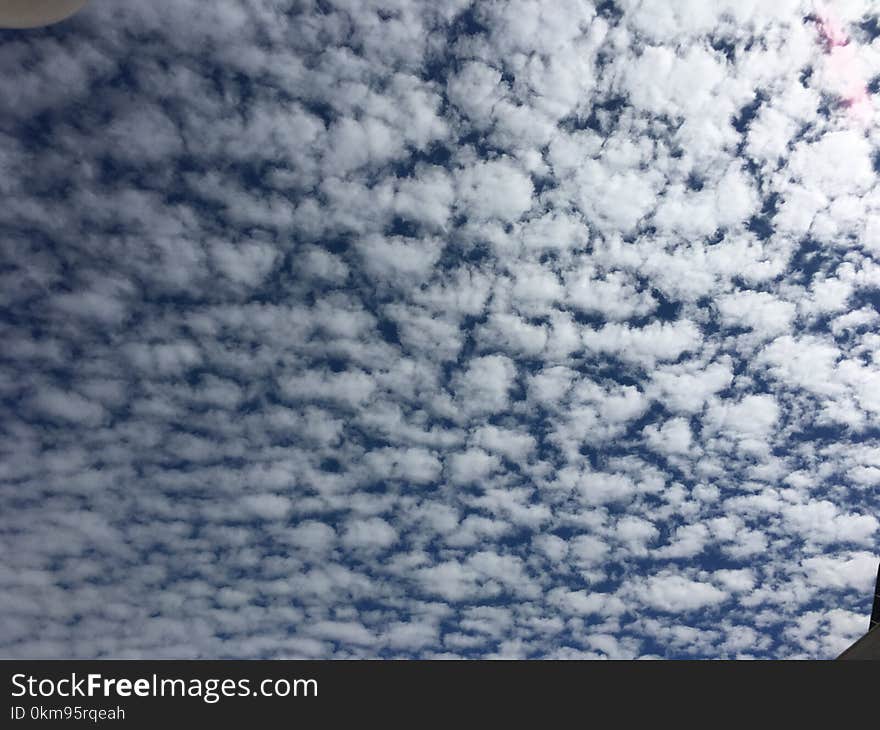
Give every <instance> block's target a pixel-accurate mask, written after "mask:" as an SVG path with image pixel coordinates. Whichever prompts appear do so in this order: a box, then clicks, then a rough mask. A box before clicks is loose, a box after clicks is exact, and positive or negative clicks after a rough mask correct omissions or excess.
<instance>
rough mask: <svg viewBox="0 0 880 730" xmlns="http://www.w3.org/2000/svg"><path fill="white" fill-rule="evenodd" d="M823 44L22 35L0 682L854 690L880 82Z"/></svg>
mask: <svg viewBox="0 0 880 730" xmlns="http://www.w3.org/2000/svg"><path fill="white" fill-rule="evenodd" d="M808 5H809V4H808V3H807V4H805V3H804V2H801V0H783V1H780V2H775V3H737V2H732V1H728V0H724V2H717V3H689V4H680V3H665V2H661V1H660V0H644V1H640V2H630V1H629V0H618V1H617V2H613V3H593V2H587V1H582V0H565V2H559V3H547V2H539V1H537V0H529V1H528V2H525V1H518V2H512V1H511V2H508V1H507V0H498V1H497V2H491V3H470V2H467V0H443V1H442V2H434V3H418V2H412V1H411V0H397V1H396V2H394V3H391V4H390V5H389V4H388V3H376V2H372V1H370V2H362V3H355V4H352V3H342V2H336V1H335V0H328V2H322V3H313V2H296V3H294V2H291V1H290V0H236V1H235V2H226V3H202V2H197V1H196V0H155V2H151V3H90V4H89V5H88V6H87V7H86V8H85V9H84V10H83V11H82V13H81V14H80V15H78V16H77V18H76V19H73V20H71V21H69V22H66V23H64V24H60V25H58V26H57V27H55V28H53V29H52V30H51V31H47V32H40V33H23V32H22V33H19V32H15V31H9V33H8V39H7V40H8V43H6V44H5V45H4V47H3V57H4V64H5V67H6V68H8V69H9V73H8V74H6V75H5V76H4V77H3V78H2V79H0V95H2V97H3V98H4V99H6V100H8V103H7V104H6V105H5V107H4V110H3V111H2V112H0V137H2V140H0V170H2V175H0V192H2V194H3V211H2V213H0V227H2V229H3V236H2V237H0V241H2V243H0V257H2V265H0V280H2V281H0V283H2V286H0V302H2V306H0V336H2V340H3V348H2V352H0V413H2V416H0V431H2V435H3V439H2V440H0V484H2V489H0V547H2V549H3V552H4V555H6V556H9V559H8V560H7V561H6V564H5V565H4V566H3V568H2V569H0V613H2V615H3V616H4V622H3V625H2V627H0V650H2V652H3V654H4V656H9V657H34V658H40V657H78V658H93V657H155V658H173V657H177V658H200V657H212V656H234V657H240V658H297V657H298V658H327V657H335V658H356V657H379V656H382V657H391V656H393V657H395V658H413V657H422V658H427V657H446V658H451V657H464V658H475V657H528V658H550V657H554V658H599V657H608V658H628V657H638V656H652V657H657V656H665V657H679V658H681V657H713V658H719V657H744V658H745V657H749V658H768V657H772V658H785V657H830V656H834V655H835V654H836V653H838V652H839V651H840V650H841V649H842V648H843V647H844V646H845V645H846V642H847V641H849V640H851V639H852V638H853V637H855V636H856V635H857V634H858V633H860V631H861V630H862V629H864V628H865V627H866V623H867V617H866V616H865V615H864V613H865V610H866V608H865V607H866V605H867V604H866V596H868V595H869V593H870V583H871V580H872V579H873V576H874V575H875V572H876V571H875V569H876V559H875V558H874V557H872V556H873V555H874V554H875V553H876V552H877V539H878V536H877V520H876V519H875V515H876V512H877V506H878V505H877V503H876V499H875V496H874V494H873V490H872V487H874V486H876V485H877V484H878V483H880V444H878V443H877V438H876V436H877V434H876V433H875V431H876V429H875V428H874V424H875V422H876V418H877V415H878V414H880V396H878V395H877V394H878V392H880V390H878V387H877V386H878V383H880V358H878V357H877V356H876V353H877V351H878V345H880V339H878V334H877V332H876V328H877V323H878V321H880V315H878V307H877V297H876V291H877V288H878V285H880V268H878V265H877V263H876V258H877V252H878V251H880V235H878V231H880V229H878V228H877V225H876V219H877V212H878V201H877V189H876V171H875V167H876V162H877V161H876V159H875V158H876V148H877V145H878V135H877V129H876V124H875V121H876V120H875V119H874V117H875V116H876V115H872V114H862V112H868V111H870V107H871V106H872V105H873V104H874V97H873V95H872V94H871V93H870V92H869V90H868V89H867V87H866V88H865V89H861V86H860V84H861V85H864V84H863V83H862V82H863V81H864V80H865V79H871V78H874V77H877V76H878V75H880V60H878V57H877V54H876V53H875V50H874V45H876V44H874V43H872V41H873V38H872V35H873V33H874V31H873V30H872V29H873V28H875V27H876V25H877V17H876V16H877V13H876V8H874V7H873V6H872V5H871V4H869V3H866V2H864V1H863V0H853V2H848V3H846V4H845V6H841V7H840V8H838V11H837V12H838V13H839V14H840V18H839V21H840V23H839V24H840V29H839V30H840V33H841V34H844V35H846V36H847V37H848V38H849V39H850V40H849V43H848V45H846V46H836V47H834V48H830V49H829V48H828V45H827V43H826V42H825V41H823V35H822V30H821V28H820V27H818V25H817V23H816V22H815V19H814V18H812V17H811V13H813V11H814V9H813V8H812V7H808ZM840 37H843V36H842V35H841V36H840ZM835 48H836V49H838V50H835ZM843 48H845V49H847V50H846V52H845V53H843V54H842V53H841V52H840V50H839V49H843ZM847 68H849V69H850V70H852V71H853V72H854V75H853V77H852V78H854V79H856V81H852V79H850V80H849V81H846V80H845V79H843V78H841V74H840V71H841V69H847ZM856 72H857V73H856ZM853 84H855V85H853ZM863 91H864V92H865V93H864V94H863V93H862V92H863ZM855 101H857V102H858V105H859V113H857V114H856V113H853V112H854V109H853V107H854V106H855V103H854V102H855ZM733 615H736V617H737V619H736V621H733V620H731V619H730V618H729V617H730V616H733Z"/></svg>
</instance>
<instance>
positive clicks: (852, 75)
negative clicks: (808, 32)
mask: <svg viewBox="0 0 880 730" xmlns="http://www.w3.org/2000/svg"><path fill="white" fill-rule="evenodd" d="M818 16H819V33H820V34H821V36H822V40H823V41H824V45H825V52H826V53H827V54H828V69H829V71H830V73H831V76H832V77H833V78H834V79H835V80H836V82H837V84H838V85H839V86H838V90H839V92H840V95H841V96H842V97H843V100H844V103H845V104H846V106H847V107H848V108H849V110H850V114H851V115H852V116H854V117H855V118H856V119H858V120H859V121H861V122H864V123H867V122H868V121H870V118H871V116H872V114H873V111H874V109H873V105H872V104H871V99H870V95H869V94H868V87H867V85H866V84H865V80H864V78H863V77H862V73H861V69H860V68H859V62H858V57H857V54H856V48H855V44H854V43H850V38H849V35H847V32H846V30H845V29H844V27H843V25H842V23H841V22H840V20H838V18H837V16H836V15H835V14H834V11H833V10H829V9H827V8H823V7H820V9H819V11H818Z"/></svg>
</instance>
